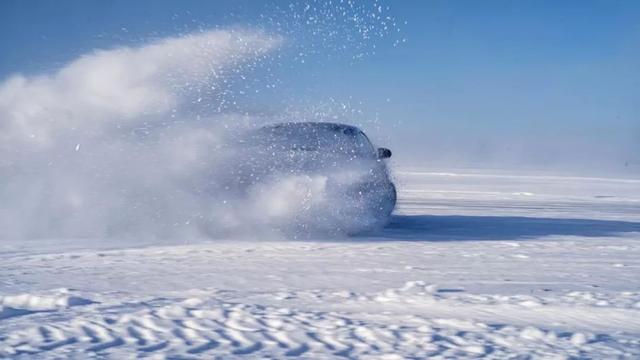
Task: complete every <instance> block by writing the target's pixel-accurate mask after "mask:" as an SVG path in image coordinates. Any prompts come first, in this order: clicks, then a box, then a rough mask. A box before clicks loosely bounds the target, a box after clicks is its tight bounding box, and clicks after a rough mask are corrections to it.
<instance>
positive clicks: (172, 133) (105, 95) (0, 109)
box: [0, 29, 367, 239]
mask: <svg viewBox="0 0 640 360" xmlns="http://www.w3.org/2000/svg"><path fill="white" fill-rule="evenodd" d="M282 42H283V39H282V38H281V37H279V36H274V35H270V34H267V33H264V32H260V31H253V30H239V29H234V30H217V31H209V32H203V33H198V34H190V35H186V36H183V37H176V38H167V39H163V40H160V41H156V42H154V43H151V44H148V45H146V46H141V47H138V48H130V47H122V48H116V49H111V50H99V51H95V52H92V53H90V54H86V55H84V56H81V57H80V58H78V59H76V60H75V61H73V62H71V63H69V64H68V65H66V66H64V67H63V68H62V69H60V70H58V71H56V72H54V73H52V74H49V75H41V76H23V75H16V76H13V77H11V78H9V79H7V80H5V81H4V82H3V83H2V84H0V228H1V229H2V232H0V238H5V239H26V238H42V237H47V238H53V237H81V238H96V237H129V236H136V237H152V238H157V237H171V236H176V235H180V236H194V237H197V236H218V235H222V234H225V235H227V234H229V233H234V234H238V233H240V232H243V231H245V232H246V231H253V230H255V227H261V228H264V227H266V228H269V229H272V228H274V226H273V224H274V223H277V224H278V226H277V228H281V227H282V225H283V224H285V225H286V224H287V222H288V221H289V220H288V219H293V218H294V215H295V214H297V213H299V210H300V209H301V208H303V207H305V206H308V205H309V204H310V203H313V204H315V206H320V207H325V209H324V210H323V212H324V213H327V214H331V213H332V210H331V208H332V207H335V206H339V204H336V201H338V202H339V201H341V200H340V199H332V201H324V200H323V196H324V194H325V190H326V186H325V180H324V179H322V178H320V177H315V178H310V177H304V176H303V177H300V176H296V177H286V178H282V179H280V180H279V181H277V182H276V183H268V184H258V185H256V187H255V189H252V190H251V191H249V196H248V197H245V198H240V197H239V196H238V194H235V193H233V192H232V191H229V189H228V188H225V185H224V184H227V183H229V181H230V180H231V181H233V179H232V176H233V173H234V171H233V169H232V168H231V167H233V166H234V162H242V161H243V159H234V156H235V154H236V151H235V149H234V148H233V147H232V146H231V145H230V143H229V142H228V141H227V140H226V138H227V135H228V134H230V133H235V132H237V131H238V129H240V128H242V124H246V123H254V122H255V121H254V120H255V119H251V116H249V115H247V114H248V113H249V112H248V111H235V112H228V111H221V110H220V103H219V102H220V101H222V102H224V101H225V98H224V97H225V94H226V93H227V91H228V88H229V87H230V86H231V85H230V84H231V83H232V82H233V79H245V77H246V76H250V75H251V74H252V72H251V69H252V68H254V67H255V65H256V64H258V63H260V62H261V61H265V60H266V59H267V58H268V55H269V53H270V52H272V51H273V50H274V49H276V48H277V47H278V46H280V44H281V43H282ZM194 104H197V105H198V106H199V108H198V110H197V111H194ZM203 104H204V105H203ZM240 113H242V115H239V114H240ZM230 177H231V178H230ZM343 201H344V200H343ZM298 220H299V219H298ZM298 220H296V221H298ZM305 221H324V222H325V225H326V226H324V227H325V228H326V227H334V225H333V224H332V223H331V222H333V221H341V222H342V223H341V224H338V225H336V226H335V227H336V228H339V229H348V228H349V224H351V223H353V224H362V223H366V222H367V221H366V219H365V220H364V221H363V219H337V218H330V217H323V219H322V220H319V219H312V218H307V219H305ZM322 227H323V226H320V228H322ZM239 229H242V231H240V230H239Z"/></svg>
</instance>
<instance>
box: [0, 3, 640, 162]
mask: <svg viewBox="0 0 640 360" xmlns="http://www.w3.org/2000/svg"><path fill="white" fill-rule="evenodd" d="M289 3H290V2H289V1H275V2H262V1H180V2H177V1H135V2H131V1H112V2H103V1H11V0H5V1H3V2H1V3H0V34H1V35H0V53H1V54H3V55H2V56H1V57H0V78H1V79H4V78H7V77H8V76H10V74H12V73H17V72H20V73H24V74H37V73H42V72H47V71H51V70H52V69H56V68H59V67H61V66H63V65H64V64H65V63H67V62H69V61H71V60H73V59H74V58H75V57H77V56H79V55H81V54H83V53H86V52H88V51H91V50H92V49H95V48H110V47H114V46H118V45H135V44H139V43H144V42H146V41H149V40H152V39H156V38H160V37H164V36H170V35H177V34H181V33H188V32H191V31H197V30H199V29H208V28H214V27H226V26H250V27H263V28H265V29H266V30H268V31H280V30H282V29H280V28H278V27H277V26H274V21H273V19H274V18H276V19H277V18H278V17H281V18H282V21H283V22H286V21H287V19H286V17H287V16H288V14H290V13H288V12H287V11H286V9H288V5H289ZM310 3H311V4H313V2H310ZM361 3H364V6H366V7H367V8H375V7H374V4H373V2H361ZM300 4H302V5H304V2H299V3H298V4H297V5H296V6H298V5H300ZM380 4H381V5H383V6H385V7H386V6H389V8H390V9H389V10H388V14H389V15H392V16H393V17H394V18H395V19H396V21H397V23H398V24H399V28H400V32H399V33H397V32H393V36H391V37H386V38H384V39H378V40H376V41H375V45H376V47H375V53H373V52H372V51H371V50H372V48H371V44H369V45H367V50H368V52H369V54H368V55H367V56H365V57H364V58H363V59H361V60H357V61H354V60H353V59H352V56H351V55H353V54H355V53H357V52H358V51H359V50H358V49H350V50H347V51H346V52H347V53H349V54H348V55H345V56H340V55H341V54H340V52H339V51H336V50H335V49H334V48H333V45H329V48H327V49H325V51H322V48H319V47H317V46H315V45H313V44H309V43H312V42H314V41H317V40H318V39H317V38H313V37H307V36H304V35H300V34H297V35H292V34H293V33H295V31H294V30H295V29H294V28H288V29H287V31H289V33H288V34H285V36H289V37H290V39H289V41H290V43H292V44H295V43H296V42H298V43H305V42H306V44H303V45H300V46H299V47H298V45H292V46H291V48H290V49H289V50H285V52H286V51H289V54H291V53H294V52H297V51H298V49H301V48H302V49H314V50H318V49H320V50H318V51H316V52H315V53H314V52H309V54H308V55H307V61H306V62H305V63H301V62H299V61H297V60H294V59H293V58H291V57H290V56H285V57H283V58H282V59H281V60H280V63H281V64H280V70H279V71H280V72H279V74H278V76H279V77H280V78H281V80H282V81H281V82H282V86H281V87H280V90H279V92H278V93H275V94H272V97H273V98H272V99H271V100H273V101H274V103H275V104H277V105H273V106H274V107H276V108H277V107H278V106H284V105H285V104H286V103H287V102H307V103H309V102H313V101H316V100H317V101H326V99H330V98H331V99H337V101H339V102H340V101H347V100H348V101H350V102H352V103H355V104H357V105H356V106H357V107H358V108H359V109H361V110H363V114H364V115H362V116H363V117H366V118H377V119H378V121H379V126H378V127H375V129H373V128H372V129H371V132H372V133H373V137H374V138H377V139H378V140H379V141H380V142H383V143H385V144H388V145H389V146H390V147H392V148H393V149H394V150H395V153H396V154H397V155H398V157H397V161H401V162H404V163H415V164H430V165H433V166H451V167H458V166H461V167H514V166H518V167H523V168H527V169H562V170H566V169H575V170H576V171H588V172H608V171H616V172H620V173H625V172H630V173H640V66H639V64H640V2H638V1H411V2H409V1H404V2H391V1H386V2H384V1H381V2H380ZM278 9H280V10H278ZM385 13H387V12H386V10H385ZM265 14H268V15H269V17H270V18H271V19H272V20H270V21H265V20H264V17H261V15H265ZM405 21H406V24H405ZM292 29H293V30H292ZM303 30H304V31H309V29H303ZM304 31H303V32H304ZM298 35H300V36H298ZM402 39H406V42H404V43H402V44H401V46H398V47H394V46H392V44H393V41H395V40H402ZM340 41H341V40H339V39H338V40H335V42H338V43H339V42H340ZM334 45H335V44H334ZM348 45H353V43H351V44H348ZM355 121H358V122H360V121H362V119H358V120H355Z"/></svg>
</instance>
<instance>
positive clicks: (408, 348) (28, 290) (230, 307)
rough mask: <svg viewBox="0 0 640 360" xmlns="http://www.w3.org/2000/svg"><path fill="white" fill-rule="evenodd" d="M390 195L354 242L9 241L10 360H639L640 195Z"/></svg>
mask: <svg viewBox="0 0 640 360" xmlns="http://www.w3.org/2000/svg"><path fill="white" fill-rule="evenodd" d="M396 183H397V185H398V189H399V204H398V208H397V210H396V213H395V215H394V216H393V218H392V221H391V223H390V224H389V226H387V227H386V228H385V229H383V230H381V231H378V232H376V233H372V234H367V235H361V236H357V237H345V238H332V239H315V240H305V241H295V240H284V239H274V238H273V237H268V238H265V237H264V235H262V234H259V233H256V234H254V236H248V237H244V238H243V239H225V240H206V239H193V238H178V239H175V241H164V242H163V243H160V244H157V243H156V244H154V243H150V242H149V241H131V240H120V241H116V240H113V239H102V240H95V241H86V240H85V241H75V240H73V239H48V240H33V241H21V242H10V241H5V242H3V243H2V244H0V358H18V359H20V358H29V359H31V358H36V359H37V358H77V359H84V358H89V357H94V358H113V359H127V358H141V357H149V358H173V359H178V358H179V359H191V358H205V359H211V358H224V359H229V358H278V359H280V358H288V357H300V358H307V359H332V358H350V359H368V358H372V359H405V358H426V357H435V358H479V357H486V358H497V359H502V358H545V359H547V358H558V359H562V358H629V359H632V358H638V357H640V180H634V179H609V178H585V177H566V176H549V175H519V174H513V173H501V172H492V173H487V172H479V171H458V172H432V171H431V172H430V171H427V170H422V169H403V170H402V171H398V172H397V173H396ZM88 244H91V245H88Z"/></svg>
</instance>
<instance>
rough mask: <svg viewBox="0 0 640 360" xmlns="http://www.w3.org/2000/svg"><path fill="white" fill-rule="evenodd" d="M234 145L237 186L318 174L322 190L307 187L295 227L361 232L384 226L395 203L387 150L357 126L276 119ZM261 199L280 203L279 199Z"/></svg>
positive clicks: (245, 134) (256, 185)
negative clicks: (376, 145) (316, 190)
mask: <svg viewBox="0 0 640 360" xmlns="http://www.w3.org/2000/svg"><path fill="white" fill-rule="evenodd" d="M236 149H240V150H239V152H240V154H241V155H240V159H241V160H240V161H238V164H239V165H238V166H237V167H236V168H235V171H236V173H235V175H236V176H235V177H234V179H235V180H234V181H235V186H236V187H242V188H247V187H250V188H254V189H255V188H256V187H257V188H260V189H263V190H262V191H263V192H264V191H266V192H267V193H268V192H272V193H276V192H277V190H273V188H270V187H265V186H260V184H265V183H266V184H272V183H279V184H282V183H284V182H285V181H287V179H298V180H300V179H303V180H305V179H307V180H309V179H311V180H313V179H319V182H318V183H317V184H316V185H318V186H320V187H321V188H322V195H318V194H314V193H311V192H312V190H309V191H308V192H309V193H308V194H307V193H304V194H303V195H304V196H306V197H307V198H305V199H304V201H302V202H300V204H301V205H300V206H299V207H298V208H297V209H296V214H295V219H294V223H295V225H296V226H295V227H296V229H298V230H300V229H302V230H304V229H308V230H310V231H311V230H314V229H317V228H321V229H322V230H328V231H336V232H344V233H348V234H354V233H360V232H365V231H368V230H372V229H374V228H376V227H380V226H383V225H385V224H386V223H387V222H388V221H389V219H390V216H391V213H392V211H393V209H394V207H395V205H396V198H397V195H396V187H395V185H394V183H393V181H392V180H391V176H390V174H389V169H388V167H387V164H386V159H388V158H390V157H391V150H389V149H386V148H375V147H374V146H373V145H372V143H371V141H370V140H369V138H368V137H367V135H365V133H364V132H363V131H362V130H360V129H359V128H357V127H355V126H352V125H345V124H339V123H331V122H285V123H277V124H272V125H267V126H262V127H259V128H256V129H252V130H249V131H247V132H246V133H244V134H243V135H242V136H241V137H240V138H239V140H238V146H237V147H236ZM314 186H315V185H314ZM315 188H317V186H316V187H314V189H315ZM264 189H267V190H264ZM278 193H281V192H278ZM318 193H320V192H318ZM286 196H290V195H286ZM261 199H265V197H261ZM285 200H286V199H285ZM264 201H265V202H274V203H281V202H282V201H283V199H278V200H264ZM267 205H268V204H267ZM288 220H289V221H288V222H287V224H288V225H291V219H288Z"/></svg>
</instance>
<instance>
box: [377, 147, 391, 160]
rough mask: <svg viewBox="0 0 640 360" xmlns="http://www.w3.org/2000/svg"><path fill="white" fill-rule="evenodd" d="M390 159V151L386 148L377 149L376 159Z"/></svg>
mask: <svg viewBox="0 0 640 360" xmlns="http://www.w3.org/2000/svg"><path fill="white" fill-rule="evenodd" d="M390 157H391V150H389V149H387V148H378V159H388V158H390Z"/></svg>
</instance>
